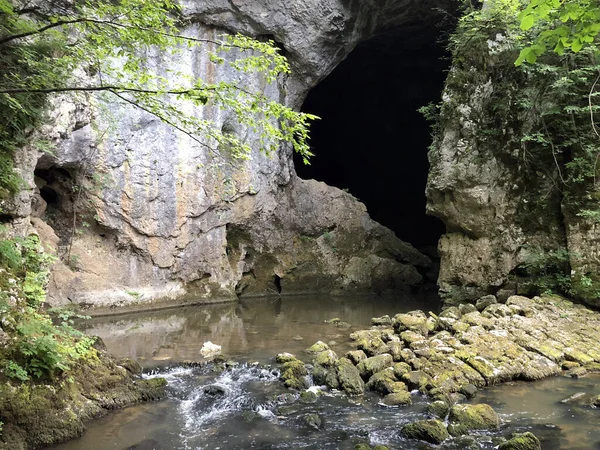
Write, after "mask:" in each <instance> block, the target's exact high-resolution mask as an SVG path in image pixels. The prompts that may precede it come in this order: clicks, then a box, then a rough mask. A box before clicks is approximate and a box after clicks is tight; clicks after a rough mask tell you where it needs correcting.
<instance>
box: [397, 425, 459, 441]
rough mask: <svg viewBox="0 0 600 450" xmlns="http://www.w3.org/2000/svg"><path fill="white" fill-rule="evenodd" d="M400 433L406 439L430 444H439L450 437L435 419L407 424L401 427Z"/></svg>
mask: <svg viewBox="0 0 600 450" xmlns="http://www.w3.org/2000/svg"><path fill="white" fill-rule="evenodd" d="M400 433H401V434H402V435H403V436H404V437H406V438H408V439H418V440H420V441H426V442H429V443H431V444H441V443H442V442H444V441H445V440H446V439H448V437H450V436H449V434H448V431H447V430H446V427H445V426H444V424H443V423H442V422H440V421H439V420H436V419H430V420H420V421H418V422H414V423H409V424H408V425H405V426H403V427H402V429H401V430H400Z"/></svg>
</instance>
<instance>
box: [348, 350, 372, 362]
mask: <svg viewBox="0 0 600 450" xmlns="http://www.w3.org/2000/svg"><path fill="white" fill-rule="evenodd" d="M346 358H348V359H349V360H350V361H352V363H353V364H354V365H356V364H358V363H359V362H361V361H363V360H365V359H367V358H368V356H367V355H366V353H365V352H363V351H362V350H352V351H349V352H348V353H346Z"/></svg>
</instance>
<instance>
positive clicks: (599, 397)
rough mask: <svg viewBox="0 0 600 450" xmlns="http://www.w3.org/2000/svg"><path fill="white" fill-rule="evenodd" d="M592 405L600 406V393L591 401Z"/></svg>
mask: <svg viewBox="0 0 600 450" xmlns="http://www.w3.org/2000/svg"><path fill="white" fill-rule="evenodd" d="M590 405H592V406H593V407H594V408H600V395H597V396H596V397H593V398H592V400H591V401H590Z"/></svg>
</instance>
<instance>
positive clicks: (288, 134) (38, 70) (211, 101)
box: [0, 0, 314, 194]
mask: <svg viewBox="0 0 600 450" xmlns="http://www.w3.org/2000/svg"><path fill="white" fill-rule="evenodd" d="M185 25H186V22H185V18H184V17H183V16H182V14H181V11H180V10H179V8H178V6H177V5H176V3H175V1H174V0H157V1H147V0H77V1H75V2H68V1H66V0H53V1H50V2H46V1H44V2H35V3H32V2H29V3H28V4H26V5H24V4H23V2H21V1H18V0H0V55H1V56H0V110H2V111H3V115H4V116H5V117H4V120H3V121H2V123H1V124H0V169H1V170H0V172H1V173H2V175H0V189H3V190H4V191H5V194H6V193H7V192H14V191H16V190H17V189H18V180H16V179H15V177H14V176H11V172H12V171H11V170H9V169H10V168H11V165H12V154H13V153H14V151H15V150H16V149H18V148H19V147H20V146H22V145H23V143H24V142H25V141H26V139H27V136H28V134H29V133H30V131H31V127H35V126H36V125H37V124H38V123H39V122H40V121H41V120H42V117H43V107H44V105H45V100H46V98H47V95H48V94H52V93H61V92H70V93H73V92H86V93H96V94H98V93H103V94H105V95H110V96H112V97H113V98H112V99H111V101H116V102H122V103H127V104H131V105H134V106H135V107H137V108H140V109H142V110H144V111H146V112H148V113H150V114H152V115H154V116H156V117H158V118H159V119H160V120H162V121H163V122H165V123H167V124H169V125H171V126H172V127H174V128H176V129H177V130H179V131H181V132H182V133H185V134H186V135H188V136H189V137H190V138H192V139H194V140H195V141H197V142H198V143H199V144H201V145H203V146H205V147H207V149H208V150H209V151H215V150H216V149H217V148H222V149H223V148H225V149H228V151H230V152H231V153H232V154H233V156H234V157H236V158H246V157H248V155H249V153H250V151H251V149H250V146H249V144H248V143H247V142H244V141H243V140H242V139H240V138H239V137H238V136H236V135H235V134H233V133H227V132H223V131H221V129H220V127H217V126H215V124H214V123H213V122H212V121H210V120H208V119H203V118H201V117H202V116H201V114H195V113H193V112H189V111H190V110H191V109H190V108H188V107H185V104H191V105H194V106H195V107H196V108H203V107H212V108H215V107H216V108H221V109H225V110H228V111H230V112H232V113H233V114H234V116H235V118H236V119H237V121H238V122H239V123H240V124H241V125H244V126H246V127H249V128H251V129H253V130H255V131H256V134H257V136H259V141H260V145H261V147H262V149H263V150H264V151H265V152H267V153H269V152H272V151H274V150H276V149H277V148H278V147H279V146H280V145H281V144H282V143H289V144H291V145H292V146H293V148H294V149H295V151H297V152H299V153H300V154H301V155H302V156H303V157H304V159H305V161H307V160H308V158H309V157H310V156H311V153H310V151H309V146H308V145H307V142H306V141H307V137H308V121H309V120H310V119H312V118H314V116H311V115H308V114H303V113H299V112H296V111H293V110H291V109H290V108H288V107H286V106H284V105H282V104H280V103H279V102H277V101H274V100H272V99H270V98H267V97H265V96H264V95H263V94H262V93H260V92H251V91H249V90H247V89H245V88H244V87H243V86H240V85H238V84H236V83H231V82H215V83H209V82H205V81H204V80H202V79H200V78H198V77H196V76H194V75H192V74H191V73H181V72H177V71H174V70H169V69H166V73H163V74H159V73H157V72H156V71H152V70H151V69H149V67H151V65H150V61H151V55H152V54H155V53H156V52H160V53H163V54H164V53H168V54H172V55H177V54H180V53H182V52H185V51H187V50H189V49H190V48H193V47H198V46H203V49H204V51H206V52H207V54H208V55H209V56H210V60H211V61H212V63H213V64H214V65H225V64H229V65H230V66H232V67H233V68H234V69H236V70H238V71H240V72H254V73H259V74H261V75H262V76H263V77H264V79H265V81H266V82H267V83H272V82H274V81H275V80H276V79H277V77H278V76H279V75H285V74H288V73H289V72H290V68H289V65H288V62H287V60H286V59H285V58H284V57H283V56H282V55H281V54H280V52H279V50H278V48H277V47H276V46H275V44H274V43H273V42H272V41H269V42H259V41H257V40H254V39H251V38H248V37H245V36H241V35H237V36H231V35H227V36H222V37H220V38H218V39H216V40H211V39H201V38H198V37H195V36H193V35H192V34H191V33H187V34H182V33H181V31H180V30H181V29H182V28H184V27H185ZM228 53H229V54H234V57H233V58H232V57H231V56H230V57H228V58H227V59H226V58H225V57H224V56H225V54H228Z"/></svg>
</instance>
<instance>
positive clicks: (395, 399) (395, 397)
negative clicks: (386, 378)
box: [383, 391, 412, 406]
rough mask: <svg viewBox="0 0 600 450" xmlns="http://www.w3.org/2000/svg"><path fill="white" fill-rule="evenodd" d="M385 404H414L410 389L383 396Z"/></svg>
mask: <svg viewBox="0 0 600 450" xmlns="http://www.w3.org/2000/svg"><path fill="white" fill-rule="evenodd" d="M383 404H384V405H387V406H408V405H412V397H411V395H410V392H408V391H398V392H393V393H391V394H388V395H386V396H385V397H383Z"/></svg>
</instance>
